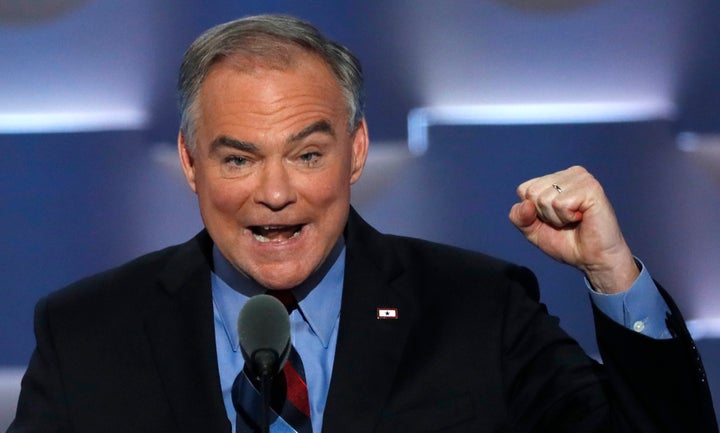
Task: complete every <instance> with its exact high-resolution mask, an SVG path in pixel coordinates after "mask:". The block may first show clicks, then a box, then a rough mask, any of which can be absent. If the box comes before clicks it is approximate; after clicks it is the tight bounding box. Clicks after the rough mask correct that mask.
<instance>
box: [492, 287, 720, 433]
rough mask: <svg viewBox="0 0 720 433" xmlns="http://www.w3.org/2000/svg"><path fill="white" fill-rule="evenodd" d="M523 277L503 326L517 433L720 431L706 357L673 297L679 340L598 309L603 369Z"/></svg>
mask: <svg viewBox="0 0 720 433" xmlns="http://www.w3.org/2000/svg"><path fill="white" fill-rule="evenodd" d="M518 275H519V274H518ZM518 275H512V276H511V279H512V280H514V281H516V282H518V283H519V285H520V286H522V287H523V288H524V289H518V288H517V287H512V285H511V287H510V288H509V290H508V299H507V300H506V304H505V308H506V311H505V314H504V318H505V319H504V322H505V323H504V325H503V329H504V338H505V343H504V354H503V356H504V361H503V366H504V367H503V368H504V371H503V372H504V376H505V377H504V383H505V384H506V388H507V390H506V394H507V400H508V406H509V408H510V418H511V421H510V427H511V428H510V431H513V432H548V433H549V432H552V433H557V432H568V433H570V432H572V433H577V432H615V433H678V432H683V433H713V432H717V431H718V430H717V424H716V420H715V415H714V412H713V408H712V402H711V398H710V392H709V388H708V386H707V380H706V378H705V375H704V370H703V367H702V363H701V361H700V357H699V355H698V353H697V350H696V349H695V346H694V343H693V341H692V339H691V337H690V335H689V334H688V331H687V329H686V327H685V325H684V321H683V319H682V316H681V315H680V312H679V311H678V309H677V307H676V306H675V304H674V303H673V302H672V299H670V297H669V296H668V295H667V293H666V292H664V291H662V290H661V293H662V294H663V296H664V297H665V299H666V300H667V301H668V302H667V303H668V306H669V307H670V309H671V314H670V315H669V316H668V327H669V329H670V330H671V332H673V334H674V338H672V339H667V340H655V339H652V338H649V337H646V336H644V335H641V334H638V333H636V332H633V331H631V330H628V329H626V328H624V327H623V326H621V325H619V324H617V323H615V322H614V321H613V320H612V319H610V318H608V317H606V316H605V315H604V314H603V313H602V312H600V311H599V310H597V309H596V308H595V309H594V315H595V323H596V333H597V338H598V345H599V348H600V352H601V353H600V354H601V357H602V363H598V362H595V361H594V360H592V359H590V358H588V356H587V355H586V354H585V353H584V352H583V351H582V349H581V348H580V347H579V346H578V345H577V343H576V342H575V341H574V340H573V339H572V338H571V337H569V336H568V335H567V334H566V333H565V332H564V331H563V330H562V329H561V328H560V326H559V324H558V321H557V319H556V318H554V317H553V316H551V315H549V314H547V312H546V310H545V307H544V306H543V305H542V304H540V303H539V302H538V299H537V297H538V296H537V289H536V288H533V286H534V284H535V283H534V281H532V280H531V279H527V278H518ZM528 287H530V288H528ZM535 287H536V286H535ZM524 295H528V296H524Z"/></svg>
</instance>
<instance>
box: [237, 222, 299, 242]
mask: <svg viewBox="0 0 720 433" xmlns="http://www.w3.org/2000/svg"><path fill="white" fill-rule="evenodd" d="M302 228H303V225H302V224H298V225H294V226H252V227H250V231H252V234H253V236H254V237H255V240H257V241H258V242H263V243H267V242H283V241H287V240H290V239H293V238H296V237H297V236H298V235H300V231H301V230H302Z"/></svg>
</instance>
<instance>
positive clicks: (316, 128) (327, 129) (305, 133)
mask: <svg viewBox="0 0 720 433" xmlns="http://www.w3.org/2000/svg"><path fill="white" fill-rule="evenodd" d="M316 132H322V133H325V134H328V135H330V136H331V137H335V130H334V129H333V127H332V125H330V122H328V121H327V120H318V121H317V122H315V123H312V124H310V125H308V126H306V127H305V128H303V129H302V130H301V131H300V132H298V133H297V134H293V135H291V136H290V138H288V140H287V142H288V143H292V142H295V141H300V140H302V139H304V138H307V137H309V136H311V135H312V134H315V133H316Z"/></svg>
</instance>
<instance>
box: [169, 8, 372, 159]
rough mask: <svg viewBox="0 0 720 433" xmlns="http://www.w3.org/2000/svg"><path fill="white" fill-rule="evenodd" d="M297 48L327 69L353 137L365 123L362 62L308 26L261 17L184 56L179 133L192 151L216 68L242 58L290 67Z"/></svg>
mask: <svg viewBox="0 0 720 433" xmlns="http://www.w3.org/2000/svg"><path fill="white" fill-rule="evenodd" d="M293 48H295V49H297V48H300V49H303V50H305V51H309V52H311V53H314V54H317V55H319V56H320V58H321V59H322V60H323V61H325V63H326V64H327V65H328V67H329V68H330V70H331V71H332V73H333V75H334V76H335V78H336V79H337V81H338V85H339V86H340V89H341V91H342V93H343V95H344V96H345V99H346V103H347V109H348V130H349V131H351V132H354V131H355V129H356V128H357V126H358V125H359V124H360V122H361V121H362V119H363V118H364V96H363V74H362V69H361V66H360V62H359V61H358V59H357V58H356V57H355V56H354V55H353V54H352V53H351V52H350V50H348V49H347V48H346V47H344V46H342V45H340V44H338V43H336V42H334V41H331V40H329V39H327V38H326V37H325V36H323V35H322V34H321V33H320V31H319V30H318V29H317V28H315V27H314V26H313V25H311V24H310V23H307V22H305V21H302V20H300V19H297V18H294V17H290V16H285V15H257V16H250V17H245V18H241V19H238V20H234V21H230V22H227V23H224V24H220V25H217V26H215V27H213V28H211V29H209V30H207V31H206V32H205V33H203V34H202V35H200V37H198V38H197V39H196V40H195V42H193V43H192V45H190V47H189V48H188V50H187V51H186V52H185V56H184V57H183V62H182V65H181V66H180V77H179V80H178V96H179V105H180V112H181V116H182V118H181V121H180V129H181V131H182V134H183V136H184V137H185V142H186V143H187V145H188V147H189V148H190V149H191V150H193V149H194V147H195V120H196V116H197V96H198V93H199V92H200V88H201V87H202V84H203V81H204V80H205V77H206V76H207V74H208V73H209V71H210V69H211V67H212V66H213V65H215V64H216V63H218V62H220V61H221V60H223V59H226V58H228V57H231V56H235V55H238V56H240V57H248V58H259V59H261V60H264V61H268V62H270V64H271V65H275V66H278V67H281V66H287V65H289V64H290V63H291V62H292V60H293V57H292V54H293V52H292V50H293Z"/></svg>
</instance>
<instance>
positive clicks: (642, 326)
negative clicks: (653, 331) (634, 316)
mask: <svg viewBox="0 0 720 433" xmlns="http://www.w3.org/2000/svg"><path fill="white" fill-rule="evenodd" d="M644 329H645V323H643V321H642V320H638V321H637V322H635V323H633V330H634V331H635V332H643V330H644Z"/></svg>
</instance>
